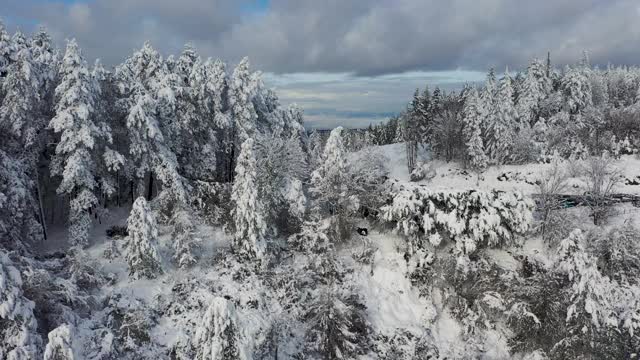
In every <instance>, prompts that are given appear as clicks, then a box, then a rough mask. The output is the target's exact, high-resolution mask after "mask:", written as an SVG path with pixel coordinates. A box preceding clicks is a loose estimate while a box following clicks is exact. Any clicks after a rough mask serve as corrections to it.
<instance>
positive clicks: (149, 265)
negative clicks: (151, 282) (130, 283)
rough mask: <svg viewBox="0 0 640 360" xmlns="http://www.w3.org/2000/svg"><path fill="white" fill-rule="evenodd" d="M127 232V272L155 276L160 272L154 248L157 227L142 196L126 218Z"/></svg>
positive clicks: (142, 275) (147, 276) (158, 259)
mask: <svg viewBox="0 0 640 360" xmlns="http://www.w3.org/2000/svg"><path fill="white" fill-rule="evenodd" d="M127 230H128V232H129V237H128V243H127V263H128V264H129V274H130V275H132V276H133V277H134V278H140V277H145V278H149V279H153V278H155V277H156V276H157V275H158V274H162V267H161V266H160V255H158V250H157V249H156V239H157V238H158V227H157V225H156V219H155V217H154V216H153V213H152V212H151V209H150V208H149V205H148V204H147V201H146V200H145V199H144V198H143V197H139V198H138V199H137V200H136V202H135V203H133V208H132V209H131V214H130V215H129V219H128V220H127Z"/></svg>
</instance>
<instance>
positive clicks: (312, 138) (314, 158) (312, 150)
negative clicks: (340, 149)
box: [309, 130, 323, 169]
mask: <svg viewBox="0 0 640 360" xmlns="http://www.w3.org/2000/svg"><path fill="white" fill-rule="evenodd" d="M322 152H323V145H322V136H321V135H320V133H319V132H318V131H316V130H313V131H312V132H311V135H309V165H310V167H311V168H312V169H315V168H317V167H318V165H319V163H320V159H321V158H322Z"/></svg>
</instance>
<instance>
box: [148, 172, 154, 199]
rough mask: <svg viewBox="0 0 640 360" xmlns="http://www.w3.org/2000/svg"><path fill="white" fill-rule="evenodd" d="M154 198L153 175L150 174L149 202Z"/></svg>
mask: <svg viewBox="0 0 640 360" xmlns="http://www.w3.org/2000/svg"><path fill="white" fill-rule="evenodd" d="M152 197H153V174H149V187H148V188H147V201H151V198H152Z"/></svg>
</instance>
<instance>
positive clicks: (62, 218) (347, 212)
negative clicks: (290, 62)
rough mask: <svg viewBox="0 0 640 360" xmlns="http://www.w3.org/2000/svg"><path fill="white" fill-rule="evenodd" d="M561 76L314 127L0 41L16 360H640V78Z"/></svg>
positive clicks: (242, 92) (7, 341) (193, 77)
mask: <svg viewBox="0 0 640 360" xmlns="http://www.w3.org/2000/svg"><path fill="white" fill-rule="evenodd" d="M551 55H552V54H549V56H548V57H547V59H546V61H540V60H537V59H533V60H532V61H531V63H530V65H529V66H528V67H527V68H526V69H522V70H520V71H512V72H510V71H509V70H508V69H507V70H506V71H505V72H504V74H503V75H502V76H500V77H498V76H497V75H496V74H495V71H493V70H490V71H489V72H488V74H487V78H486V82H485V83H483V84H477V83H473V84H468V85H466V86H464V88H462V89H461V90H460V91H450V92H445V91H444V90H442V89H440V88H438V87H434V88H432V89H431V88H429V87H426V88H425V89H424V90H416V92H415V95H414V97H413V99H408V101H409V103H408V105H407V108H406V109H398V110H399V115H398V116H396V117H393V118H391V119H389V120H388V121H385V122H384V123H382V124H379V125H375V126H374V125H371V126H369V127H368V128H364V129H349V128H342V127H337V128H335V129H331V130H330V131H323V132H318V131H313V132H309V131H307V130H306V129H305V124H304V114H303V111H302V109H300V108H298V107H297V106H295V105H291V106H283V105H281V103H280V101H279V99H278V96H277V94H276V93H275V91H274V90H272V89H270V88H268V87H267V86H266V85H265V84H264V82H263V81H262V75H261V73H260V72H259V71H254V70H252V68H251V67H250V63H249V60H248V59H247V58H244V59H242V60H241V61H240V62H239V63H238V64H237V65H235V66H234V67H233V68H231V67H229V68H228V67H227V65H226V64H225V63H224V62H223V61H221V60H216V59H211V58H206V59H205V58H203V57H201V56H200V55H199V54H198V51H197V49H196V48H195V47H194V46H192V45H190V44H186V45H185V46H184V50H183V51H182V53H180V54H178V55H171V56H167V57H163V56H161V55H160V53H159V52H158V51H156V50H155V49H154V47H153V46H152V44H151V43H149V42H147V43H144V44H143V45H142V46H141V48H140V49H139V50H137V51H135V52H133V53H132V54H131V55H130V56H129V57H127V58H126V59H123V61H122V62H121V63H120V64H119V65H117V66H115V67H113V68H110V69H107V68H105V67H104V66H103V65H102V64H101V63H100V62H99V61H96V62H95V64H92V65H90V64H88V63H87V61H86V60H85V58H84V56H83V53H82V50H81V49H80V47H79V45H78V43H77V42H76V41H75V40H68V41H67V42H66V47H64V48H57V47H56V46H55V45H54V42H53V40H52V38H51V36H50V35H49V34H48V33H47V31H46V30H45V29H41V30H39V31H37V32H35V33H34V34H32V35H30V36H28V35H25V34H23V33H21V32H15V33H13V34H10V33H9V32H8V30H6V28H5V27H4V26H3V25H2V24H1V23H0V131H1V133H2V141H1V142H0V359H10V360H26V359H46V360H72V359H73V360H77V359H105V360H108V359H180V360H186V359H197V360H214V359H218V360H231V359H407V360H409V359H416V360H417V359H425V360H426V359H434V360H435V359H521V360H544V359H635V358H638V357H640V350H639V349H640V213H639V212H638V210H639V208H638V207H640V155H639V154H638V148H639V147H640V69H639V68H635V67H617V66H614V65H610V66H608V67H607V68H598V67H595V66H592V65H591V64H590V61H589V56H588V53H587V52H585V53H584V55H583V56H582V59H580V56H579V54H578V56H577V61H576V63H575V64H572V65H568V66H563V67H561V68H560V67H556V66H554V65H553V63H552V59H553V58H552V56H551Z"/></svg>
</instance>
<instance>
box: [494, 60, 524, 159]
mask: <svg viewBox="0 0 640 360" xmlns="http://www.w3.org/2000/svg"><path fill="white" fill-rule="evenodd" d="M517 118H518V114H517V112H516V109H515V107H514V104H513V89H512V87H511V77H510V76H509V73H508V72H506V73H505V76H504V77H503V78H502V80H501V81H500V88H499V89H498V93H497V96H496V99H495V104H494V106H493V108H492V111H491V113H490V115H489V119H490V120H489V121H490V124H489V137H488V140H489V141H488V144H487V145H488V155H489V158H490V159H491V160H492V161H493V162H495V163H497V164H503V163H504V162H505V161H506V160H507V159H509V155H510V148H511V146H512V145H513V140H514V136H515V131H516V124H517Z"/></svg>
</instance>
